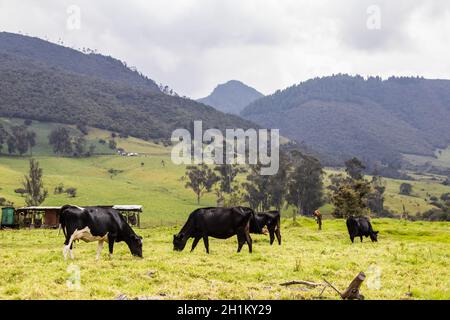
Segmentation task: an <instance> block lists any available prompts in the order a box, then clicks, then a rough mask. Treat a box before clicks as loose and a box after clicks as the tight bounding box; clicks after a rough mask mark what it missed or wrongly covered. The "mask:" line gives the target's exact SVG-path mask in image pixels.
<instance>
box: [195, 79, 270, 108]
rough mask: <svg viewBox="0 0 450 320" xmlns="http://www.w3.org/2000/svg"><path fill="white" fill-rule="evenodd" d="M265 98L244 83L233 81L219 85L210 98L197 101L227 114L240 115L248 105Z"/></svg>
mask: <svg viewBox="0 0 450 320" xmlns="http://www.w3.org/2000/svg"><path fill="white" fill-rule="evenodd" d="M263 96H264V95H263V94H262V93H260V92H258V91H257V90H255V89H253V88H251V87H249V86H247V85H245V84H244V83H242V82H240V81H236V80H232V81H228V82H227V83H224V84H220V85H218V86H217V87H216V88H215V89H214V91H213V92H212V93H211V94H210V95H209V96H207V97H206V98H202V99H199V100H197V101H198V102H201V103H204V104H207V105H209V106H212V107H214V108H216V109H217V110H219V111H222V112H225V113H232V114H239V113H240V112H241V111H242V110H243V109H244V108H245V107H246V106H247V105H249V104H250V103H252V102H253V101H255V100H257V99H259V98H262V97H263Z"/></svg>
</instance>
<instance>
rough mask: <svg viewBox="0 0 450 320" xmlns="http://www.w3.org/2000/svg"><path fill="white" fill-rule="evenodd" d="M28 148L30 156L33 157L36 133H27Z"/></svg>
mask: <svg viewBox="0 0 450 320" xmlns="http://www.w3.org/2000/svg"><path fill="white" fill-rule="evenodd" d="M27 140H28V147H29V149H30V155H31V156H33V148H34V147H35V146H36V132H34V131H28V132H27Z"/></svg>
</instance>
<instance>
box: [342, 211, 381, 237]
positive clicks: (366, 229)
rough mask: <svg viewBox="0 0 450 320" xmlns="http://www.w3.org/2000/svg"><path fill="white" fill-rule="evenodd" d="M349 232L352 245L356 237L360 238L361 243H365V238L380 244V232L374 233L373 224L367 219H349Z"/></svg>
mask: <svg viewBox="0 0 450 320" xmlns="http://www.w3.org/2000/svg"><path fill="white" fill-rule="evenodd" d="M347 230H348V234H349V235H350V240H352V243H353V242H354V239H355V238H356V237H360V238H361V242H363V237H366V238H367V237H370V240H372V242H378V231H373V229H372V224H371V223H370V220H369V218H367V217H349V218H348V219H347Z"/></svg>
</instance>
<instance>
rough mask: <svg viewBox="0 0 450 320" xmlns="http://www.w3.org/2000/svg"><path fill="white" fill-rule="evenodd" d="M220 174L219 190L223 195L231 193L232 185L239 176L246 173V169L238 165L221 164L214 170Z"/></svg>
mask: <svg viewBox="0 0 450 320" xmlns="http://www.w3.org/2000/svg"><path fill="white" fill-rule="evenodd" d="M214 171H215V172H217V173H218V175H217V176H218V182H219V190H220V191H221V192H223V193H231V192H232V185H233V182H234V180H235V179H236V177H237V176H238V174H240V173H243V172H245V169H244V168H243V167H241V166H239V165H237V164H221V165H217V166H216V167H215V168H214Z"/></svg>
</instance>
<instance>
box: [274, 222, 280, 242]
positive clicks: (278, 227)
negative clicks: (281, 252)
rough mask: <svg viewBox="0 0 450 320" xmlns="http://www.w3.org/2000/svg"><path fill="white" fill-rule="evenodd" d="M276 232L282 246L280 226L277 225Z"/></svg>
mask: <svg viewBox="0 0 450 320" xmlns="http://www.w3.org/2000/svg"><path fill="white" fill-rule="evenodd" d="M275 234H276V236H277V240H278V245H280V246H281V231H280V226H277V229H276V230H275Z"/></svg>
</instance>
